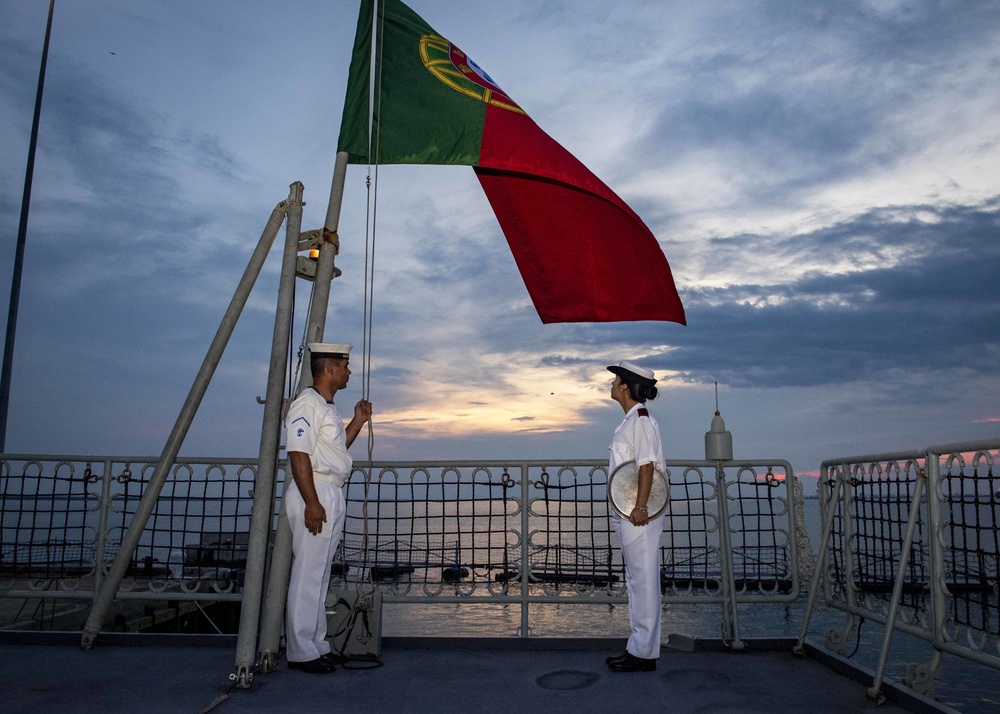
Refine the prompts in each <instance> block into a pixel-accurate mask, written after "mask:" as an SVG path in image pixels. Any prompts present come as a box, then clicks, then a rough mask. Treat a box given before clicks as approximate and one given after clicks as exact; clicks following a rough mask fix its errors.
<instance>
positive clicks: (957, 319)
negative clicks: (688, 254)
mask: <svg viewBox="0 0 1000 714" xmlns="http://www.w3.org/2000/svg"><path fill="white" fill-rule="evenodd" d="M901 213H902V214H909V215H910V216H911V217H910V218H907V219H905V220H903V219H901V218H900V214H901ZM918 213H919V214H920V215H921V216H922V217H924V218H925V219H926V217H928V216H929V215H931V214H933V216H934V220H933V221H930V222H928V221H927V220H919V219H917V218H916V217H915V214H918ZM720 243H721V244H724V245H725V247H726V254H725V255H724V256H722V257H721V259H720V260H721V261H722V262H723V263H733V264H735V263H736V262H737V261H738V260H739V256H740V253H741V251H742V252H743V253H744V255H748V254H751V253H760V252H761V251H770V252H771V253H773V254H775V255H785V256H794V255H800V256H803V257H806V256H808V257H809V258H810V259H811V260H812V261H816V260H817V259H822V258H823V257H826V258H827V259H828V260H829V262H830V263H831V265H834V264H839V263H841V261H843V260H844V259H845V258H849V257H850V254H851V252H852V251H854V250H857V251H858V252H859V254H860V253H861V252H862V251H863V253H864V256H865V257H866V258H868V257H870V256H872V255H876V256H877V255H883V256H885V258H884V259H885V261H886V263H888V262H889V260H890V258H889V256H890V255H893V254H899V255H903V256H904V257H903V258H902V259H899V260H898V262H896V263H895V264H885V265H884V266H879V267H871V268H861V267H858V268H856V269H854V270H849V271H846V272H819V271H813V272H810V273H807V274H804V275H803V276H801V277H799V278H797V279H794V280H790V281H783V280H782V276H781V275H780V274H775V276H774V281H773V282H772V281H768V282H767V283H766V284H761V283H755V282H748V283H744V284H734V285H729V286H725V287H717V288H689V289H688V290H686V291H683V293H682V298H683V299H684V301H685V307H686V310H687V314H688V327H687V328H680V329H676V330H673V331H672V332H670V334H669V337H667V336H666V334H665V339H664V341H665V342H666V343H667V344H669V345H670V346H671V348H672V349H671V350H670V351H669V352H667V353H665V354H662V355H660V356H659V357H656V356H650V357H648V358H647V359H646V362H647V363H648V364H649V366H650V367H652V368H654V369H667V370H671V371H679V372H680V373H681V374H682V375H683V377H684V378H686V379H689V380H691V381H694V382H711V381H713V380H719V381H720V382H722V383H725V384H728V385H730V386H736V387H784V386H800V387H801V386H822V385H832V384H838V383H850V382H855V381H881V382H882V383H889V382H892V381H894V380H895V379H897V375H899V374H904V373H905V374H910V375H914V374H917V375H920V374H923V375H932V374H934V373H940V372H944V371H953V372H954V371H958V372H961V373H963V374H966V375H969V376H972V375H978V376H991V375H997V374H998V373H1000V303H998V301H997V299H996V287H997V278H996V275H997V274H996V266H997V265H1000V200H994V201H991V202H989V203H986V204H984V205H980V206H974V207H960V206H954V207H949V208H943V209H937V210H935V209H931V208H929V207H926V206H917V207H911V208H908V209H905V210H904V209H901V208H899V207H897V208H894V209H892V210H873V211H870V212H868V213H866V214H864V215H862V216H859V217H857V218H855V219H853V220H851V221H848V222H845V223H843V224H840V225H836V226H832V227H830V228H825V229H821V230H817V231H814V232H812V233H807V234H803V235H794V236H788V237H782V238H778V239H775V238H773V237H768V236H760V235H745V236H737V237H733V238H728V239H724V240H723V239H720V240H717V241H715V244H716V245H718V244H720ZM650 327H651V325H650V324H649V323H636V324H634V325H631V326H621V327H617V328H616V327H614V326H611V325H607V326H595V327H594V328H593V329H589V330H586V332H584V331H583V330H582V329H578V330H577V331H576V332H575V333H574V336H575V337H576V338H580V337H584V338H585V339H584V340H581V342H583V343H584V344H600V343H601V342H602V341H604V340H607V341H611V340H612V339H614V340H616V341H625V342H626V343H627V342H628V341H630V339H631V340H634V341H635V344H637V345H641V344H655V342H653V343H651V341H650V339H649V332H650ZM661 329H662V328H661ZM547 361H548V362H549V363H551V364H559V363H565V362H566V359H565V358H563V357H559V356H553V357H549V358H547Z"/></svg>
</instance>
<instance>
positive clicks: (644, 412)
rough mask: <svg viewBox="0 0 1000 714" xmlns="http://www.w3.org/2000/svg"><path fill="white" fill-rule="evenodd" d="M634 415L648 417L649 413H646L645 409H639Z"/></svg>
mask: <svg viewBox="0 0 1000 714" xmlns="http://www.w3.org/2000/svg"><path fill="white" fill-rule="evenodd" d="M636 413H637V414H638V415H639V416H649V411H648V410H647V409H646V408H645V407H643V408H642V409H640V410H639V411H638V412H636Z"/></svg>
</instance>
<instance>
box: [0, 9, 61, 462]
mask: <svg viewBox="0 0 1000 714" xmlns="http://www.w3.org/2000/svg"><path fill="white" fill-rule="evenodd" d="M55 4H56V0H49V19H48V20H47V21H46V23H45V42H44V44H43V45H42V65H41V67H40V68H39V70H38V89H37V90H36V91H35V115H34V117H33V118H32V120H31V139H30V140H29V141H28V166H27V168H26V169H25V172H24V195H23V196H22V198H21V222H20V223H19V224H18V227H17V248H16V249H15V253H14V276H13V278H12V279H11V282H10V303H9V305H8V308H7V336H6V339H5V340H4V347H3V368H2V374H0V454H2V453H4V451H5V450H6V448H7V409H8V407H9V406H10V379H11V372H12V371H13V368H14V335H15V333H16V332H17V308H18V304H19V303H20V302H21V271H22V268H23V266H24V246H25V243H26V242H27V237H28V207H29V206H30V205H31V181H32V177H33V176H34V173H35V145H36V144H37V143H38V123H39V119H40V118H41V114H42V90H43V89H44V88H45V65H46V64H47V63H48V57H49V37H50V36H51V35H52V13H53V10H54V9H55Z"/></svg>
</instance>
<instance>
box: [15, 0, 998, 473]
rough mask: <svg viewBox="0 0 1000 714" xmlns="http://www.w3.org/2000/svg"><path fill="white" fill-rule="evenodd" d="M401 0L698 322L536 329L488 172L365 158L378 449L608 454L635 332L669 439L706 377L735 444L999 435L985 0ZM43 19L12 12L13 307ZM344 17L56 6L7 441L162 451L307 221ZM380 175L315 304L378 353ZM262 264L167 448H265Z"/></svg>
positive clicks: (809, 463) (695, 411) (342, 11)
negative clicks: (500, 94) (589, 186)
mask: <svg viewBox="0 0 1000 714" xmlns="http://www.w3.org/2000/svg"><path fill="white" fill-rule="evenodd" d="M410 5H411V7H413V8H414V10H415V11H416V12H418V13H419V14H421V15H422V16H423V17H424V19H425V20H427V22H428V23H429V24H430V25H431V26H433V27H434V28H435V29H436V30H437V31H438V32H439V33H440V34H442V35H443V36H445V37H447V38H448V39H450V40H451V41H452V42H454V43H455V44H456V45H458V46H459V47H461V48H462V49H463V50H465V51H466V52H467V53H468V54H469V55H470V56H471V57H472V58H473V59H474V60H475V61H476V62H477V63H478V64H479V65H480V66H481V67H482V68H483V69H485V70H486V71H487V72H489V73H490V75H491V76H492V77H493V79H495V80H496V81H497V82H498V83H499V84H500V86H502V87H503V88H504V90H505V91H506V92H508V93H509V94H510V95H511V97H512V98H514V99H515V101H517V102H518V103H519V104H520V105H521V107H523V108H524V109H525V110H526V111H527V112H528V114H530V115H531V116H532V118H533V119H535V121H536V122H537V123H538V124H539V125H540V126H541V127H542V128H543V129H544V130H545V131H546V132H547V133H549V134H550V135H551V136H552V137H553V138H554V139H556V140H557V141H558V142H560V143H561V144H562V145H563V146H565V147H566V148H567V149H568V150H569V151H570V152H572V153H573V154H574V155H576V156H577V157H578V158H579V159H581V160H582V161H583V162H584V163H585V164H587V165H588V166H589V167H590V168H591V169H592V170H593V171H594V172H595V173H596V174H597V175H598V176H600V177H601V178H602V179H603V180H604V181H605V183H607V184H608V185H609V186H611V187H612V188H613V189H614V190H615V191H616V192H617V193H618V194H619V195H620V196H621V197H622V198H623V199H625V200H626V201H627V202H628V203H629V204H630V205H631V206H632V208H634V209H635V210H636V211H637V212H638V214H639V215H640V216H642V218H643V219H644V221H645V222H646V223H647V225H649V227H650V228H651V229H652V231H653V233H654V234H655V235H656V236H657V238H658V239H659V241H660V244H661V245H662V247H663V250H664V252H665V254H666V256H667V258H668V260H669V261H670V264H671V266H672V268H673V272H674V276H675V279H676V282H677V287H678V291H679V293H680V295H681V298H682V300H683V301H684V305H685V308H686V310H687V316H688V323H689V324H688V326H686V327H684V326H681V325H677V324H673V323H654V322H636V323H607V324H569V325H542V324H541V322H540V320H539V319H538V317H537V315H536V314H535V312H534V309H533V308H532V306H531V303H530V301H529V299H528V296H527V292H526V290H525V288H524V285H523V283H522V281H521V279H520V276H519V274H518V272H517V269H516V266H515V265H514V261H513V258H512V257H511V254H510V251H509V249H508V247H507V244H506V241H505V240H504V238H503V235H502V233H501V232H500V228H499V226H498V224H497V222H496V219H495V218H494V217H493V214H492V212H491V210H490V208H489V205H488V203H487V201H486V199H485V197H484V195H483V194H482V190H481V188H480V187H479V184H478V182H477V181H476V179H475V176H474V174H473V172H472V170H471V169H468V168H465V167H412V166H410V167H398V166H385V167H380V169H379V171H378V204H377V212H376V218H377V222H376V223H375V229H374V230H375V253H374V263H375V273H374V281H375V282H374V303H373V307H374V313H373V315H374V321H373V332H372V335H371V346H372V368H373V369H372V372H371V375H370V380H371V385H372V387H371V395H370V396H371V399H372V400H373V401H374V402H375V405H376V412H377V418H376V422H375V442H374V453H373V455H374V457H375V458H376V459H406V460H410V459H457V458H461V459H466V458H477V457H481V458H489V459H496V458H546V459H547V458H552V459H562V458H604V457H605V456H606V454H607V443H608V442H609V440H610V434H611V431H612V430H613V428H614V425H615V424H617V422H618V421H619V420H620V417H621V412H620V409H619V408H618V406H617V405H616V404H614V403H613V402H611V401H610V400H609V398H608V395H607V392H608V385H609V383H610V379H609V377H610V375H609V373H608V372H607V371H606V370H605V369H604V367H605V366H606V365H607V364H611V363H613V362H617V361H618V360H621V359H628V360H632V361H636V362H639V363H641V364H643V365H645V366H648V367H649V368H651V369H654V370H655V371H656V372H657V375H658V376H659V377H660V379H661V386H662V387H663V390H662V391H661V398H660V399H658V400H656V401H655V402H651V403H650V407H651V409H652V411H653V412H654V414H655V415H656V416H657V417H658V418H659V420H660V423H661V426H662V429H663V433H664V444H665V447H666V451H667V454H668V458H702V457H703V454H704V440H703V434H704V432H705V431H706V430H707V429H708V428H709V425H710V421H711V418H712V415H713V412H714V409H715V397H714V389H713V383H714V382H716V381H717V382H718V383H719V392H720V399H721V409H722V413H723V416H724V417H725V419H726V425H727V428H729V429H730V430H731V431H732V432H733V435H734V442H735V452H736V456H737V457H747V458H780V459H787V460H788V461H790V462H791V463H792V465H793V467H794V468H795V470H796V471H798V472H803V473H808V472H815V471H816V470H817V469H818V467H819V464H820V462H821V461H823V460H824V459H826V458H831V457H836V456H847V455H852V454H865V453H877V452H885V451H894V450H902V449H914V448H920V447H923V446H928V445H931V444H938V443H946V442H954V441H962V440H969V439H978V438H986V437H992V436H996V435H997V434H1000V401H998V395H1000V394H998V393H1000V305H998V300H997V291H998V287H1000V279H998V265H1000V84H998V82H997V77H998V76H1000V5H997V4H996V3H993V2H974V1H972V0H966V1H963V2H944V1H942V2H922V1H917V0H912V1H911V0H866V1H860V0H859V1H851V2H847V1H844V2H831V1H830V0H818V1H816V2H809V1H806V0H802V1H800V2H794V3H788V2H766V1H761V2H750V1H748V2H721V1H718V2H712V1H709V0H704V1H701V2H697V3H691V2H673V1H667V0H664V1H662V2H655V3H650V2H645V1H643V0H614V1H613V2H612V1H610V0H574V1H573V2H569V1H568V0H567V1H563V0H542V1H539V0H507V1H506V2H503V3H499V2H489V3H487V2H479V1H477V2H467V3H456V2H452V1H449V0H412V2H411V3H410ZM46 11H47V3H46V2H43V1H42V0H35V1H32V2H28V1H27V0H17V1H16V2H13V3H9V4H8V6H7V8H6V10H5V22H4V23H3V27H2V29H0V179H2V180H0V266H2V270H0V291H2V292H0V294H2V295H3V297H4V300H3V305H4V308H6V305H7V301H6V298H7V296H8V295H9V291H10V280H11V267H10V266H11V265H12V263H13V257H14V247H15V238H16V234H17V226H18V215H19V210H20V202H21V192H22V188H23V181H24V166H25V160H26V156H27V150H28V136H29V132H30V128H31V115H32V107H33V102H34V94H35V86H36V83H37V79H38V67H39V61H40V57H41V47H42V40H43V36H44V30H45V17H46ZM357 12H358V7H357V4H356V3H355V2H354V1H353V0H336V1H335V2H331V1H330V0H294V1H292V2H285V3H268V2H260V1H252V2H251V1H247V0H239V1H237V0H230V1H228V2H227V1H222V0H219V1H216V2H189V1H180V0H179V1H177V2H170V3H163V2H155V1H154V0H100V1H98V0H57V3H56V12H55V20H54V25H53V33H52V44H51V49H50V54H49V62H48V72H47V76H46V85H45V99H44V105H43V109H42V121H41V128H40V136H39V143H38V155H37V160H36V165H35V174H34V189H33V194H32V203H31V221H30V224H29V232H28V244H27V255H26V260H25V265H24V278H23V285H22V292H21V304H20V315H19V320H18V329H17V342H16V354H15V362H14V380H13V385H12V394H11V407H10V425H9V428H8V434H7V450H8V451H10V452H29V453H50V454H51V453H67V454H132V455H147V454H158V453H159V452H160V450H161V449H162V448H163V444H164V442H165V440H166V437H167V435H168V434H169V431H170V429H171V427H172V425H173V423H174V420H175V419H176V417H177V413H178V411H179V409H180V406H181V404H182V403H183V400H184V398H185V396H186V394H187V391H188V389H189V388H190V386H191V383H192V380H193V378H194V376H195V374H196V372H197V370H198V367H199V365H200V364H201V360H202V359H203V357H204V355H205V352H206V350H207V349H208V346H209V344H210V343H211V340H212V338H213V336H214V335H215V331H216V329H217V328H218V324H219V321H220V319H221V317H222V314H223V312H224V310H225V308H226V306H227V305H228V303H229V300H230V298H231V297H232V293H233V290H234V289H235V287H236V284H237V282H238V280H239V277H240V275H241V274H242V272H243V269H244V268H245V266H246V262H247V260H248V258H249V256H250V253H251V252H252V250H253V247H254V245H255V244H256V242H257V239H258V237H259V236H260V233H261V231H262V229H263V227H264V224H265V222H266V220H267V218H268V216H269V215H270V212H271V210H272V209H273V208H274V206H275V204H277V203H278V202H279V201H281V200H283V199H284V198H285V197H287V195H288V187H289V184H290V183H292V182H293V181H301V182H302V183H303V184H304V185H305V198H306V202H307V205H306V207H305V211H304V220H303V227H304V229H312V228H319V227H320V226H321V225H322V222H323V218H324V216H325V213H326V205H327V200H328V196H329V190H330V188H329V187H330V180H331V175H332V170H333V164H334V155H335V149H336V146H335V144H336V137H337V134H338V130H339V125H340V115H341V110H342V103H343V96H344V90H345V86H346V75H347V66H348V62H349V59H350V51H351V46H352V43H353V34H354V29H355V26H356V21H357ZM366 173H367V170H366V168H365V167H358V166H352V167H351V168H350V169H349V171H348V183H347V187H346V190H345V196H344V201H345V206H344V212H343V215H342V219H341V224H340V235H341V246H342V247H341V254H340V256H338V259H337V265H338V267H339V268H340V269H341V270H343V273H344V274H343V277H341V278H338V279H337V280H336V281H335V282H334V284H333V288H332V299H331V305H330V315H329V319H328V322H327V338H328V340H330V341H345V342H351V343H354V344H356V345H359V346H360V344H361V342H362V340H363V319H362V315H363V302H362V298H363V292H364V290H363V286H364V266H365V253H366V247H365V246H366V240H365V231H366V224H367V225H370V220H371V219H370V218H369V217H368V215H367V213H366V209H367V205H368V200H367V195H366V186H365V181H366ZM282 235H283V231H282ZM279 242H280V237H279ZM279 267H280V250H279V248H277V247H276V248H275V249H274V250H273V251H272V253H271V256H270V258H269V262H268V265H267V266H266V268H265V273H264V275H263V276H262V278H261V280H260V282H259V284H258V286H257V287H256V289H255V290H254V293H253V295H252V296H251V300H250V304H249V306H248V309H247V311H246V312H245V314H244V315H243V317H242V319H241V320H240V323H239V325H238V327H237V329H236V332H235V334H234V336H233V339H232V341H231V343H230V345H229V347H228V349H227V351H226V354H225V356H224V358H223V361H222V363H221V365H220V367H219V370H218V372H217V374H216V377H215V379H214V381H213V383H212V386H211V387H210V389H209V391H208V394H207V396H206V398H205V401H204V403H203V405H202V407H201V410H200V412H199V414H198V417H197V419H196V420H195V423H194V426H193V428H192V430H191V432H190V434H189V436H188V439H187V441H186V443H185V445H184V448H183V449H182V454H186V455H192V456H199V455H227V456H256V454H257V449H258V443H259V432H260V422H261V417H262V414H263V408H262V407H261V406H260V405H259V404H258V403H257V401H256V397H257V396H258V395H260V396H262V395H263V394H264V391H265V385H266V371H267V364H268V355H269V350H270V342H271V333H272V329H273V320H274V305H275V299H276V293H277V276H278V271H279ZM308 295H309V285H308V284H306V283H301V285H300V287H299V290H298V301H297V304H298V311H297V316H296V322H295V327H294V331H295V334H294V342H295V344H296V345H298V343H299V342H300V341H301V339H302V329H303V322H304V306H305V304H306V302H307V300H308ZM5 315H6V309H4V311H3V317H0V319H3V320H4V321H5V319H6V318H5ZM359 349H360V347H359ZM361 383H362V374H361V370H360V360H356V364H355V376H354V379H352V382H351V385H350V386H349V387H348V389H347V390H346V391H345V392H344V393H343V394H342V397H341V399H340V400H338V401H339V403H341V404H343V405H344V407H346V408H342V412H348V411H349V405H350V404H353V402H354V401H355V400H357V399H358V398H360V396H361ZM358 451H359V452H361V451H363V449H361V450H358ZM356 455H362V454H361V453H358V454H356ZM808 488H809V486H807V489H808Z"/></svg>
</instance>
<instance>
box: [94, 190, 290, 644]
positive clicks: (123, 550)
mask: <svg viewBox="0 0 1000 714" xmlns="http://www.w3.org/2000/svg"><path fill="white" fill-rule="evenodd" d="M285 206H286V204H285V201H282V202H281V203H279V204H278V205H277V206H275V208H274V210H273V211H272V212H271V217H270V219H269V220H268V222H267V224H266V225H265V227H264V231H263V233H261V236H260V240H259V241H258V242H257V248H256V249H255V250H254V252H253V254H252V255H251V257H250V262H249V263H248V264H247V267H246V270H245V271H244V272H243V277H242V278H241V279H240V282H239V284H238V285H237V287H236V292H235V293H234V294H233V299H232V300H231V301H230V303H229V307H228V308H227V309H226V313H225V315H224V316H223V318H222V323H221V324H220V325H219V329H218V331H217V332H216V333H215V339H213V340H212V345H211V346H210V347H209V349H208V353H207V354H206V355H205V359H204V360H203V361H202V364H201V368H200V369H199V370H198V374H197V376H196V377H195V380H194V383H193V384H192V385H191V390H190V391H189V392H188V396H187V399H185V400H184V405H183V406H182V407H181V412H180V414H178V416H177V421H176V422H175V423H174V428H173V429H172V430H171V432H170V436H169V437H168V438H167V443H166V445H165V446H164V447H163V453H162V454H161V455H160V459H159V461H158V462H157V464H156V468H155V470H154V471H153V475H152V476H151V477H150V479H149V483H148V484H147V485H146V491H145V492H144V493H143V494H142V498H141V499H140V501H139V507H138V508H137V509H136V512H135V515H134V516H133V517H132V522H131V523H130V524H129V527H128V530H127V531H126V532H125V536H124V537H123V538H122V543H121V547H120V549H119V551H118V555H117V556H116V557H115V560H114V563H112V565H111V569H110V571H109V572H108V579H107V580H105V581H104V583H103V585H102V587H101V589H100V591H99V594H98V596H97V598H96V599H95V600H94V606H93V608H92V609H91V611H90V616H89V617H88V618H87V623H86V624H85V625H84V628H83V636H82V637H81V639H80V646H81V647H83V648H84V649H90V648H91V647H93V645H94V640H95V639H96V637H97V633H98V632H100V631H101V627H102V626H103V625H104V621H105V620H106V619H107V616H108V612H109V610H110V609H111V603H112V602H113V601H114V597H115V590H117V589H118V584H119V583H120V582H121V579H122V576H124V575H125V571H126V570H127V569H128V566H129V563H130V562H131V560H132V554H133V553H134V552H135V548H136V546H137V545H138V544H139V537H140V536H141V535H142V531H143V530H144V529H145V528H146V523H147V521H148V520H149V516H150V514H151V513H152V512H153V506H154V505H155V503H156V499H157V498H159V495H160V491H161V490H162V489H163V484H164V482H165V481H166V480H167V475H168V474H169V472H170V468H171V467H172V466H173V464H174V461H175V460H176V458H177V453H178V452H179V451H180V448H181V445H182V444H183V443H184V437H185V436H187V432H188V429H189V428H190V427H191V422H192V421H194V417H195V414H196V413H197V412H198V407H199V406H200V405H201V400H202V398H203V397H204V396H205V392H206V391H207V390H208V385H209V383H210V382H211V381H212V375H213V374H215V368H216V367H218V366H219V361H220V360H221V359H222V353H223V352H224V351H225V349H226V344H228V342H229V338H230V337H231V336H232V334H233V330H234V329H235V327H236V322H237V320H238V319H239V316H240V314H241V313H242V312H243V307H244V306H245V305H246V302H247V299H248V298H249V297H250V292H251V290H252V289H253V286H254V283H255V282H256V280H257V276H258V275H260V271H261V268H262V267H263V266H264V261H265V260H266V259H267V254H268V252H270V250H271V244H272V243H273V242H274V237H275V236H276V235H277V234H278V229H280V228H281V224H282V222H283V221H284V218H285Z"/></svg>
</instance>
